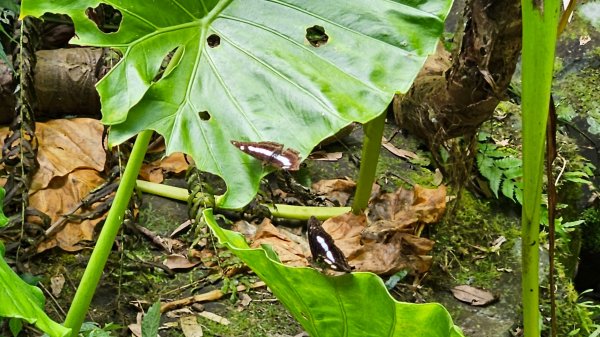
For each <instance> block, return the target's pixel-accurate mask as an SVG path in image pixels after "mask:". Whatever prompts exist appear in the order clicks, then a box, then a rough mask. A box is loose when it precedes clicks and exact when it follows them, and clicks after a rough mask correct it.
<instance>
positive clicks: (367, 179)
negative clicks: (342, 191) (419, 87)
mask: <svg viewBox="0 0 600 337" xmlns="http://www.w3.org/2000/svg"><path fill="white" fill-rule="evenodd" d="M385 117H386V113H385V112H383V113H382V114H381V115H379V116H378V117H376V118H375V119H373V120H371V121H369V122H368V123H366V124H365V125H364V133H365V139H364V142H363V148H362V157H361V159H360V171H359V172H358V182H357V187H356V193H355V194H354V203H353V204H352V212H353V213H354V214H359V213H361V212H362V211H364V210H365V209H366V208H367V206H368V204H369V198H370V197H371V189H372V188H373V182H374V181H375V174H376V172H377V162H378V161H379V152H380V149H381V137H382V136H383V128H384V126H385Z"/></svg>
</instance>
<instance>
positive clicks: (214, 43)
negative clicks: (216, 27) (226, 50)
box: [206, 34, 221, 48]
mask: <svg viewBox="0 0 600 337" xmlns="http://www.w3.org/2000/svg"><path fill="white" fill-rule="evenodd" d="M206 44H208V46H209V47H211V48H215V47H218V46H219V45H220V44H221V37H220V36H219V35H217V34H211V35H210V36H209V37H208V38H207V39H206Z"/></svg>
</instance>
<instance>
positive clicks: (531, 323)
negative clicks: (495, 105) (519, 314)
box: [521, 0, 560, 337]
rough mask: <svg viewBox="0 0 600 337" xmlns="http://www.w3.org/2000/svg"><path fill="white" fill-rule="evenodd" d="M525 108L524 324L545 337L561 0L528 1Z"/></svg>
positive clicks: (530, 333)
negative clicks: (543, 270)
mask: <svg viewBox="0 0 600 337" xmlns="http://www.w3.org/2000/svg"><path fill="white" fill-rule="evenodd" d="M521 5H522V11H523V51H522V64H523V71H522V111H523V130H522V132H523V197H524V198H523V209H522V219H521V231H522V234H521V235H522V245H523V249H522V250H523V256H522V265H523V277H522V294H523V325H524V332H525V337H539V336H540V315H539V311H538V303H539V275H538V273H539V272H538V265H539V223H540V211H541V206H540V205H541V193H542V174H543V167H544V141H545V132H546V123H547V120H548V104H549V101H550V89H551V83H552V70H553V65H554V50H555V47H556V31H557V25H558V17H559V15H558V14H559V6H560V1H559V0H547V1H531V0H522V2H521Z"/></svg>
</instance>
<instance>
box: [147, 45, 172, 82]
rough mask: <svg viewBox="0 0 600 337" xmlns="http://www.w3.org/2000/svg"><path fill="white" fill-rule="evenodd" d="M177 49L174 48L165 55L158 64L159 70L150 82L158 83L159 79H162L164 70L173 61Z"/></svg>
mask: <svg viewBox="0 0 600 337" xmlns="http://www.w3.org/2000/svg"><path fill="white" fill-rule="evenodd" d="M177 49H178V48H174V49H173V50H171V51H170V52H169V53H167V55H165V57H164V58H163V60H162V62H161V63H160V68H159V69H158V72H157V73H156V76H154V78H153V79H152V82H158V81H160V79H161V78H163V76H164V74H165V70H166V69H167V67H168V66H169V63H171V60H172V59H173V55H174V54H175V52H176V51H177Z"/></svg>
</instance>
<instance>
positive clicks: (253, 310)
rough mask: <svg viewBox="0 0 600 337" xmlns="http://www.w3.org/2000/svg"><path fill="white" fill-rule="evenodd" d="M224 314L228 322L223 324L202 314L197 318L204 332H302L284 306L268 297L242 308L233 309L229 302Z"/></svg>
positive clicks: (261, 336) (256, 336) (256, 335)
mask: <svg viewBox="0 0 600 337" xmlns="http://www.w3.org/2000/svg"><path fill="white" fill-rule="evenodd" d="M253 297H254V296H253ZM223 313H224V314H223V315H224V317H225V318H227V319H228V320H229V321H230V322H231V324H229V325H223V324H219V323H216V322H214V321H211V320H209V319H206V318H204V317H199V318H198V321H199V323H200V324H201V325H202V326H203V330H204V334H205V335H207V336H239V337H266V336H273V335H274V334H287V335H292V336H294V335H297V334H298V333H299V332H301V331H302V328H301V327H300V326H299V324H298V323H297V322H296V321H295V320H294V319H293V318H292V317H291V316H290V315H289V314H288V313H287V311H286V310H285V308H284V307H283V306H282V305H281V304H280V303H279V302H278V301H272V300H271V299H264V300H260V301H253V302H251V303H250V305H248V307H245V308H243V307H237V308H236V307H235V306H234V305H232V304H231V303H227V304H226V306H225V308H224V310H223ZM219 314H220V315H221V313H219Z"/></svg>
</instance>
